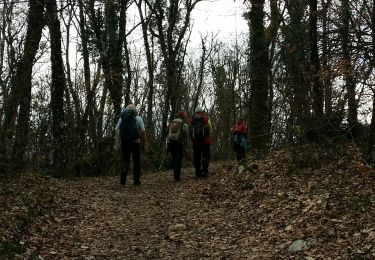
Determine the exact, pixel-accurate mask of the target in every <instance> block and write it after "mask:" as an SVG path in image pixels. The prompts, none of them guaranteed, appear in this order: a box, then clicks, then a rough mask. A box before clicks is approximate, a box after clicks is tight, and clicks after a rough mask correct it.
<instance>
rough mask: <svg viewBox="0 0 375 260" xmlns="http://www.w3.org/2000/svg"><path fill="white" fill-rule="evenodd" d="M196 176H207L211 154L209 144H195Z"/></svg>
mask: <svg viewBox="0 0 375 260" xmlns="http://www.w3.org/2000/svg"><path fill="white" fill-rule="evenodd" d="M193 152H194V167H195V174H196V175H197V176H198V177H199V176H202V175H203V176H207V174H208V165H209V162H210V157H211V152H210V145H209V144H193Z"/></svg>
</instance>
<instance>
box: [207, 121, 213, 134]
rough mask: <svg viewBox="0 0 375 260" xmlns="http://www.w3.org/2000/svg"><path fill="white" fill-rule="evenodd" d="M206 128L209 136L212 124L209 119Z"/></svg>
mask: <svg viewBox="0 0 375 260" xmlns="http://www.w3.org/2000/svg"><path fill="white" fill-rule="evenodd" d="M207 126H208V132H209V133H210V135H211V134H212V123H211V118H208V122H207Z"/></svg>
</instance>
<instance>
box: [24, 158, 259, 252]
mask: <svg viewBox="0 0 375 260" xmlns="http://www.w3.org/2000/svg"><path fill="white" fill-rule="evenodd" d="M223 167H224V168H223ZM225 167H227V165H224V166H223V165H212V166H211V167H210V172H211V173H212V174H211V175H210V177H209V178H207V179H198V178H196V177H195V174H194V170H193V169H191V168H190V169H184V170H183V171H182V181H181V182H178V183H175V182H173V175H172V173H171V172H170V171H168V172H162V173H148V174H145V175H143V176H142V177H141V182H142V184H141V185H140V186H133V184H132V176H128V180H127V184H126V185H125V187H124V186H121V185H120V184H119V176H116V177H98V178H84V179H80V180H79V181H67V182H66V183H65V184H64V185H65V186H66V187H65V188H64V187H61V189H62V190H61V191H60V192H59V193H58V194H59V196H58V197H57V198H55V199H56V200H57V202H58V203H57V204H56V205H57V206H56V208H54V209H52V211H51V212H50V214H49V215H46V216H42V217H41V218H40V219H38V221H36V223H35V224H33V226H32V227H31V232H30V234H32V236H31V237H29V238H25V241H26V245H27V247H28V248H29V249H28V250H29V251H30V252H34V253H33V254H37V255H39V256H41V257H42V258H44V259H51V258H53V259H64V258H65V259H72V258H77V259H202V258H206V259H219V258H231V259H233V258H235V259H240V258H241V255H242V256H243V259H250V258H252V257H250V256H251V255H252V256H253V257H254V258H256V254H248V253H247V250H249V247H248V246H246V248H245V247H243V248H242V247H241V243H240V240H245V241H247V240H248V239H247V237H248V234H247V232H250V230H247V231H245V230H242V228H241V226H242V225H245V224H246V223H245V221H244V219H238V218H239V217H240V215H238V213H239V212H241V211H244V209H243V208H239V209H238V208H237V209H235V208H234V207H237V206H234V204H235V202H234V201H232V198H231V197H232V196H231V195H230V193H226V192H225V190H228V183H227V180H226V178H229V175H230V173H229V172H227V171H226V170H225V169H226V168H225ZM223 169H224V170H223ZM228 169H229V170H234V169H235V167H234V166H233V165H231V166H230V165H229V166H228ZM233 210H236V212H237V213H236V214H232V212H233ZM244 212H245V211H244ZM241 223H242V224H241Z"/></svg>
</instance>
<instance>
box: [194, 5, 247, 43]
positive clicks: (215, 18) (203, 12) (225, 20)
mask: <svg viewBox="0 0 375 260" xmlns="http://www.w3.org/2000/svg"><path fill="white" fill-rule="evenodd" d="M243 12H244V5H243V4H242V1H241V0H236V1H234V0H206V1H202V2H200V3H198V4H197V5H196V8H195V9H194V10H193V14H192V16H193V22H194V27H193V32H192V35H191V41H192V44H193V45H194V44H195V43H196V42H198V43H199V42H200V36H199V35H200V34H202V35H206V33H208V34H210V33H211V32H213V33H214V34H216V33H219V35H218V37H219V38H220V39H223V40H232V39H235V35H236V28H237V35H241V34H243V33H245V32H247V31H248V26H247V23H246V21H245V19H244V18H243V17H242V13H243Z"/></svg>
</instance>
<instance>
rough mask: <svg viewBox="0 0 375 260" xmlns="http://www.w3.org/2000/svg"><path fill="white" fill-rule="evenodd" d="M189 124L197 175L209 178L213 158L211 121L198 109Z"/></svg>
mask: <svg viewBox="0 0 375 260" xmlns="http://www.w3.org/2000/svg"><path fill="white" fill-rule="evenodd" d="M189 124H190V138H191V140H192V143H193V154H194V167H195V174H196V175H197V177H208V166H209V162H210V157H211V152H210V145H211V133H212V125H211V120H210V118H209V117H208V116H207V115H205V114H204V112H203V109H202V108H200V107H197V108H196V109H195V113H194V115H193V116H192V118H191V119H190V121H189Z"/></svg>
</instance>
